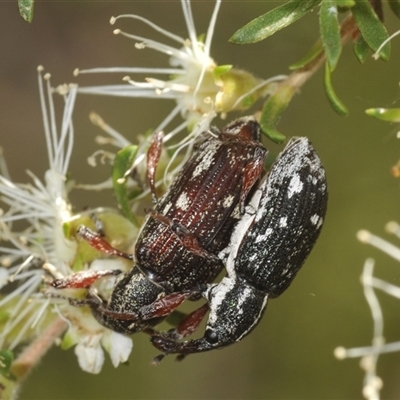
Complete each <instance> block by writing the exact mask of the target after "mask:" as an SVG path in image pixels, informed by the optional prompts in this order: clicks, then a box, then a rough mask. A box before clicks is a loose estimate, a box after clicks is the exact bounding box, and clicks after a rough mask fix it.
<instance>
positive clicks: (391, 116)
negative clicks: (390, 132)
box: [365, 108, 400, 122]
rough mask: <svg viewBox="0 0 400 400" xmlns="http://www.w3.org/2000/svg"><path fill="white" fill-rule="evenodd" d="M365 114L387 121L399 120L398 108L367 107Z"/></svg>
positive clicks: (399, 110)
mask: <svg viewBox="0 0 400 400" xmlns="http://www.w3.org/2000/svg"><path fill="white" fill-rule="evenodd" d="M365 112H366V114H367V115H369V116H371V117H375V118H378V119H380V120H381V121H387V122H400V108H369V109H368V110H365Z"/></svg>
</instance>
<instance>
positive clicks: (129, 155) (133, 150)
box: [112, 145, 138, 223]
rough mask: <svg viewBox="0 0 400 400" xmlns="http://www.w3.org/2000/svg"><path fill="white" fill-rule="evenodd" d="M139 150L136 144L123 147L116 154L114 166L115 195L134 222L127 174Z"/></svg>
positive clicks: (125, 213)
mask: <svg viewBox="0 0 400 400" xmlns="http://www.w3.org/2000/svg"><path fill="white" fill-rule="evenodd" d="M137 151H138V146H135V145H129V146H126V147H125V148H123V149H121V150H120V151H119V152H118V153H117V154H116V156H115V159H114V164H113V168H112V182H113V187H114V193H115V197H116V199H117V202H118V204H119V206H120V208H121V210H122V212H123V214H124V215H125V216H126V217H127V218H128V219H129V220H130V221H132V222H134V223H136V219H135V217H134V215H133V214H132V212H131V207H130V204H129V193H128V187H127V180H128V177H127V176H126V175H125V174H126V172H127V171H128V170H129V169H130V168H131V166H132V164H133V161H134V159H135V157H136V154H137Z"/></svg>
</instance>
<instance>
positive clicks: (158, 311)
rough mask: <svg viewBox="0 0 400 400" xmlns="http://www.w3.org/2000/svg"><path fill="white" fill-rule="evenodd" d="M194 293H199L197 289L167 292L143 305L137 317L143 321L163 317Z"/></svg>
mask: <svg viewBox="0 0 400 400" xmlns="http://www.w3.org/2000/svg"><path fill="white" fill-rule="evenodd" d="M195 294H199V292H198V291H197V290H190V291H187V292H181V293H178V292H176V293H170V294H167V295H165V296H164V297H161V298H160V299H158V300H156V301H154V302H153V303H151V304H149V305H147V306H143V307H142V308H141V309H140V313H139V318H140V319H141V320H143V321H145V320H148V319H153V318H157V317H165V316H167V315H169V314H171V313H172V312H173V311H174V310H176V309H177V308H178V307H179V306H180V305H181V304H182V303H183V302H184V301H185V300H187V299H189V298H191V297H193V295H195ZM186 318H187V317H186Z"/></svg>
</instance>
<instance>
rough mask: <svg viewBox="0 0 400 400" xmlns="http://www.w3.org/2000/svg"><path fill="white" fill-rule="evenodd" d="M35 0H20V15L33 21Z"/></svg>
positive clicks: (27, 20)
mask: <svg viewBox="0 0 400 400" xmlns="http://www.w3.org/2000/svg"><path fill="white" fill-rule="evenodd" d="M33 3H34V0H18V9H19V15H20V16H21V17H22V18H23V19H24V20H25V21H26V22H32V18H33Z"/></svg>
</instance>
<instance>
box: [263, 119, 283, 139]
mask: <svg viewBox="0 0 400 400" xmlns="http://www.w3.org/2000/svg"><path fill="white" fill-rule="evenodd" d="M260 125H261V129H262V131H263V133H264V134H265V136H267V138H269V139H271V140H272V141H273V142H275V143H278V144H279V143H283V142H284V141H285V140H286V136H285V135H283V134H282V133H280V132H279V131H278V130H276V129H275V127H274V126H273V125H271V124H269V123H268V121H265V120H264V121H263V120H261V121H260Z"/></svg>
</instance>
